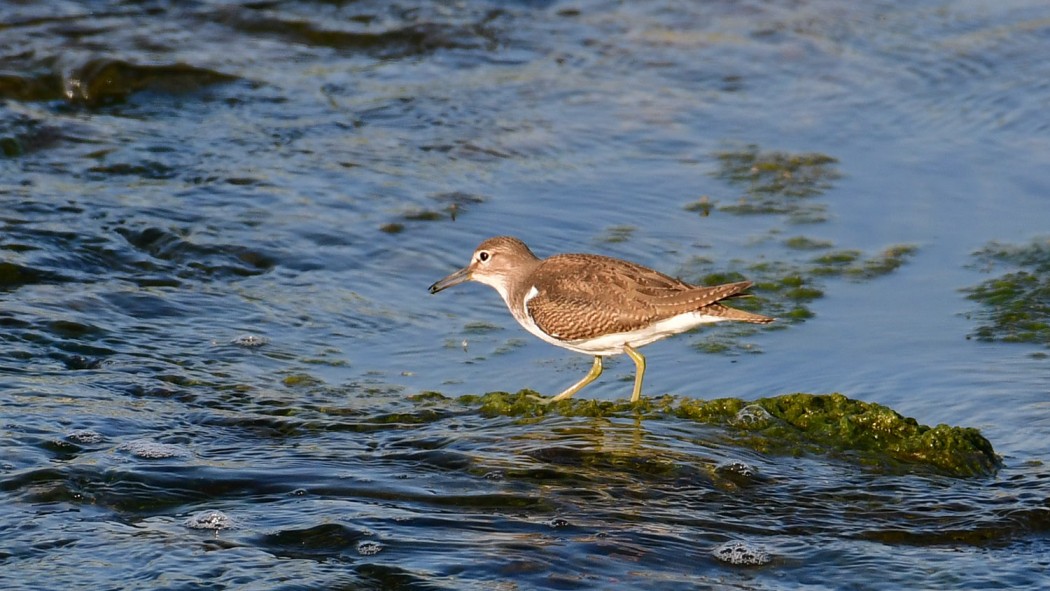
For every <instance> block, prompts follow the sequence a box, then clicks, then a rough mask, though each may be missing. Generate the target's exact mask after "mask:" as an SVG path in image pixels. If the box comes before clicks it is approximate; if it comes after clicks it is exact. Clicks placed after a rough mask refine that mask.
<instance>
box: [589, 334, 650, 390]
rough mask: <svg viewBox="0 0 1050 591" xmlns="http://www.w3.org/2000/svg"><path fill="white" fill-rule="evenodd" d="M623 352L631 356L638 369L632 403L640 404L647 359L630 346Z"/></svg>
mask: <svg viewBox="0 0 1050 591" xmlns="http://www.w3.org/2000/svg"><path fill="white" fill-rule="evenodd" d="M623 352H624V353H627V354H628V355H630V356H631V359H634V366H635V367H636V368H637V371H636V372H635V374H634V392H631V402H638V400H639V399H640V398H641V397H642V378H643V377H645V357H642V354H641V353H639V352H638V351H635V350H634V349H632V348H631V346H630V345H624V346H623ZM596 377H597V376H596Z"/></svg>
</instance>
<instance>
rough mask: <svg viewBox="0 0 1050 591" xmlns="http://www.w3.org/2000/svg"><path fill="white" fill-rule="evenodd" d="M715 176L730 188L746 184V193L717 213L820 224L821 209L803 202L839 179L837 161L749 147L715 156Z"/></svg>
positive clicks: (822, 210) (815, 155) (821, 207)
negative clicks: (784, 217)
mask: <svg viewBox="0 0 1050 591" xmlns="http://www.w3.org/2000/svg"><path fill="white" fill-rule="evenodd" d="M715 158H716V159H718V163H719V169H718V171H717V172H716V173H715V176H716V177H718V178H720V179H723V180H726V181H728V182H730V183H733V184H746V185H747V192H746V193H745V194H744V195H743V196H742V197H741V199H740V200H739V201H738V202H737V203H735V204H732V205H723V206H720V207H719V208H718V209H719V210H720V211H725V212H727V213H734V214H787V215H789V216H790V217H791V219H792V221H795V222H821V221H824V219H825V215H824V211H825V206H824V205H823V204H819V203H812V202H806V201H804V198H806V197H812V196H815V195H819V194H821V193H824V192H825V191H827V190H828V189H829V188H830V187H831V181H833V180H835V179H837V178H839V173H838V171H837V170H836V168H835V164H837V162H838V161H837V160H835V159H834V158H832V157H831V156H827V155H824V154H816V153H803V154H791V153H787V152H766V151H760V150H759V148H758V146H755V145H750V146H747V147H745V148H743V149H740V150H727V151H723V152H717V153H716V154H715Z"/></svg>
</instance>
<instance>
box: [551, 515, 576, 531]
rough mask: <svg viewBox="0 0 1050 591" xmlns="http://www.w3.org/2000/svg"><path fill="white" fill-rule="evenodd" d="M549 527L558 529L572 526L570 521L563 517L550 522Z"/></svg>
mask: <svg viewBox="0 0 1050 591" xmlns="http://www.w3.org/2000/svg"><path fill="white" fill-rule="evenodd" d="M547 525H548V526H549V527H553V528H555V529H558V528H561V527H569V526H570V525H572V524H571V523H569V520H568V519H563V518H561V517H555V518H553V519H551V520H550V521H548V522H547Z"/></svg>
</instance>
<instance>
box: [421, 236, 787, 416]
mask: <svg viewBox="0 0 1050 591" xmlns="http://www.w3.org/2000/svg"><path fill="white" fill-rule="evenodd" d="M466 281H477V282H479V283H484V284H485V285H489V286H492V287H493V288H495V290H496V291H498V292H499V295H500V296H501V297H502V298H503V301H504V302H505V303H506V304H507V308H509V309H510V313H511V314H512V315H513V316H514V319H515V320H517V321H518V324H520V325H522V326H523V327H524V328H525V330H527V331H529V332H531V333H532V334H534V335H536V336H537V337H539V338H541V339H543V340H544V341H547V342H548V343H551V344H552V345H557V346H559V347H564V348H566V349H569V350H570V351H576V352H579V353H587V354H589V355H594V364H593V365H592V366H591V370H590V371H589V372H587V375H585V376H583V379H581V380H580V381H578V382H576V383H575V384H573V385H572V386H570V387H569V388H568V389H567V390H565V391H564V392H562V393H561V394H558V395H557V396H554V397H553V398H549V399H547V400H548V401H550V402H554V401H556V400H564V399H566V398H568V397H570V396H572V395H573V394H575V393H577V392H579V391H580V389H581V388H583V387H584V386H586V385H587V384H590V383H591V382H593V381H594V380H595V379H597V378H598V376H600V375H601V373H602V357H604V356H606V355H617V354H620V353H626V354H627V355H629V356H630V357H631V359H633V360H634V363H635V366H636V367H637V370H638V371H637V372H636V373H635V376H634V391H633V392H632V393H631V402H637V401H638V399H639V398H640V397H641V395H642V377H643V376H644V375H645V357H642V354H641V353H639V352H638V351H637V349H638V348H639V347H642V346H645V345H648V344H649V343H652V342H654V341H658V340H660V339H662V338H664V337H668V336H671V335H674V334H678V333H680V332H684V331H686V330H689V329H691V328H694V327H696V326H699V325H701V324H707V323H711V322H722V321H725V320H737V321H741V322H751V323H754V324H766V323H768V322H772V321H773V319H772V318H769V317H767V316H761V315H759V314H753V313H751V312H745V311H743V310H737V309H735V308H729V307H727V306H724V305H722V304H721V303H720V302H722V301H723V300H726V299H728V298H732V297H735V296H740V295H744V294H743V291H744V290H745V289H747V288H748V287H750V285H751V282H750V281H740V282H737V283H726V284H723V285H712V286H710V287H704V286H699V285H690V284H688V283H685V282H683V281H679V280H678V279H675V278H674V277H670V276H667V275H664V274H663V273H660V272H657V271H654V270H652V269H649V268H647V267H643V266H642V265H638V264H635V263H631V262H628V261H624V260H620V259H614V258H611V257H606V256H601V255H595V254H557V255H554V256H551V257H549V258H546V259H539V258H537V257H536V255H534V254H532V251H531V250H529V247H528V246H526V245H525V243H524V242H522V241H521V240H518V239H517V238H512V237H510V236H497V237H495V238H489V239H488V240H486V241H484V242H482V243H481V244H480V245H479V246H478V248H477V249H476V250H475V251H474V256H473V258H471V261H470V264H469V265H467V266H466V267H464V268H462V269H460V270H459V271H456V272H455V273H453V274H451V275H449V276H448V277H445V278H444V279H442V280H440V281H438V282H436V283H434V284H433V285H431V286H430V293H437V292H439V291H441V290H443V289H445V288H448V287H452V286H453V285H458V284H460V283H464V282H466Z"/></svg>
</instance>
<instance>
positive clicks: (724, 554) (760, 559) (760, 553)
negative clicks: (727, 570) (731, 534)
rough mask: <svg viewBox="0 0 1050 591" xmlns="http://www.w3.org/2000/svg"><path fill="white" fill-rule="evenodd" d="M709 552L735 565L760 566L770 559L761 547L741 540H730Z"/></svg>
mask: <svg viewBox="0 0 1050 591" xmlns="http://www.w3.org/2000/svg"><path fill="white" fill-rule="evenodd" d="M711 553H712V554H714V556H715V558H717V559H719V560H721V561H722V562H726V563H729V564H734V565H737V566H761V565H763V564H768V563H769V561H770V560H772V558H771V557H770V556H769V553H768V552H766V551H765V550H763V549H762V548H760V547H758V546H755V545H753V544H749V543H747V542H744V541H741V540H730V541H728V542H726V543H724V544H722V545H721V546H719V547H717V548H715V549H714V550H713V551H712V552H711Z"/></svg>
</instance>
